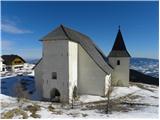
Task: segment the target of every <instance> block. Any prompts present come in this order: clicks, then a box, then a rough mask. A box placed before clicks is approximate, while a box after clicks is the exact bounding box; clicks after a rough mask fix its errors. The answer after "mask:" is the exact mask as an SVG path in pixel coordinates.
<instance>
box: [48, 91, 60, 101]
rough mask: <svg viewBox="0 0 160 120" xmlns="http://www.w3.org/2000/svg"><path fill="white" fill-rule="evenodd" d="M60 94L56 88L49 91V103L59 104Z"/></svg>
mask: <svg viewBox="0 0 160 120" xmlns="http://www.w3.org/2000/svg"><path fill="white" fill-rule="evenodd" d="M60 96H61V94H60V92H59V90H58V89H57V88H53V89H52V90H51V91H50V101H51V102H60Z"/></svg>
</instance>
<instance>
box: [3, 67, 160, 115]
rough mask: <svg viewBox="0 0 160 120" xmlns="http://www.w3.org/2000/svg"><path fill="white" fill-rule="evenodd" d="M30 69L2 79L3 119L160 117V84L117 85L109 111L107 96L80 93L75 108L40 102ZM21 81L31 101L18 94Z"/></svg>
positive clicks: (112, 94)
mask: <svg viewBox="0 0 160 120" xmlns="http://www.w3.org/2000/svg"><path fill="white" fill-rule="evenodd" d="M29 66H30V65H29ZM29 66H28V67H29ZM32 67H33V66H32ZM30 68H31V66H30ZM30 68H29V69H28V70H27V69H26V70H24V71H21V72H20V71H19V73H22V74H23V76H21V75H18V76H17V75H16V73H12V74H11V75H10V76H4V77H2V78H1V93H2V94H0V102H1V109H0V113H1V117H2V118H35V117H36V118H38V117H39V118H158V117H159V116H158V110H159V96H158V95H159V93H158V92H159V87H157V86H153V85H146V84H140V83H130V86H129V87H114V88H113V90H112V93H111V96H110V99H111V100H110V103H111V104H110V107H109V114H106V112H105V111H106V106H107V105H106V103H107V102H106V101H107V97H101V96H93V95H80V96H79V98H78V100H77V101H74V105H73V108H72V107H71V105H67V104H61V103H51V102H43V101H40V100H39V99H40V98H39V97H38V96H37V95H36V92H35V82H34V72H33V71H30V72H28V73H27V72H26V71H29V70H31V69H30ZM24 73H25V74H24ZM26 73H27V74H26ZM17 84H21V85H22V86H23V90H24V92H25V93H26V94H25V95H26V96H25V97H27V98H30V100H29V99H18V98H17V97H16V96H17V95H18V94H19V93H17V91H16V90H17V89H16V87H17ZM31 99H32V100H31Z"/></svg>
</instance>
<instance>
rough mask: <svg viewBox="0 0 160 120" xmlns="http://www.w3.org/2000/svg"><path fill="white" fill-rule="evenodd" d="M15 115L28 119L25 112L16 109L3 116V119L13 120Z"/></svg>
mask: <svg viewBox="0 0 160 120" xmlns="http://www.w3.org/2000/svg"><path fill="white" fill-rule="evenodd" d="M14 115H22V116H23V119H27V118H28V115H27V113H26V112H25V111H23V110H21V109H18V108H15V109H13V110H9V111H7V112H5V113H3V114H2V119H11V118H13V117H14Z"/></svg>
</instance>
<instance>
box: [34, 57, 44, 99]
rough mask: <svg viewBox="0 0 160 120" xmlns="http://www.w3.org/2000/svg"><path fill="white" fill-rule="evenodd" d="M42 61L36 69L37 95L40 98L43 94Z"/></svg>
mask: <svg viewBox="0 0 160 120" xmlns="http://www.w3.org/2000/svg"><path fill="white" fill-rule="evenodd" d="M42 62H43V61H42V60H41V61H40V62H39V64H37V66H36V67H35V83H36V93H37V95H38V96H40V97H42V94H43V72H42V69H43V66H42V65H43V64H42Z"/></svg>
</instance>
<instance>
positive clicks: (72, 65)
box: [68, 41, 78, 103]
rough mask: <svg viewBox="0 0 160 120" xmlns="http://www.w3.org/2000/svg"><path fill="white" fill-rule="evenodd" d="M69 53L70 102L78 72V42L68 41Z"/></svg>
mask: <svg viewBox="0 0 160 120" xmlns="http://www.w3.org/2000/svg"><path fill="white" fill-rule="evenodd" d="M68 46H69V47H68V55H69V102H70V103H71V100H72V96H73V89H74V87H75V86H76V87H77V77H78V76H77V73H78V71H77V70H78V44H77V43H75V42H72V41H69V44H68Z"/></svg>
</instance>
